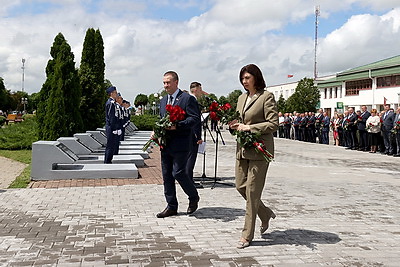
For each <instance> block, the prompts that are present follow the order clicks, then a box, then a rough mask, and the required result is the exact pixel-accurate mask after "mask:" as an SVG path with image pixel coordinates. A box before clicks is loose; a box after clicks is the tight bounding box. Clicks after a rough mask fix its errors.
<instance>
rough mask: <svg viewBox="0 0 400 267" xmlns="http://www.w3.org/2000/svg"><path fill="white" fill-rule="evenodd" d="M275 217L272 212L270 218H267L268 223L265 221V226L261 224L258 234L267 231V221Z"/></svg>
mask: <svg viewBox="0 0 400 267" xmlns="http://www.w3.org/2000/svg"><path fill="white" fill-rule="evenodd" d="M275 217H276V215H275V213H273V212H272V214H271V217H269V219H268V221H266V222H265V224H264V223H262V224H261V226H260V233H261V234H263V233H265V231H267V230H268V227H269V220H271V218H272V219H275Z"/></svg>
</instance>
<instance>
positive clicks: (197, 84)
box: [190, 82, 201, 89]
mask: <svg viewBox="0 0 400 267" xmlns="http://www.w3.org/2000/svg"><path fill="white" fill-rule="evenodd" d="M199 86H201V83H199V82H192V83H191V84H190V89H192V88H196V87H199Z"/></svg>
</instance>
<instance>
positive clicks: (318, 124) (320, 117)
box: [315, 108, 324, 144]
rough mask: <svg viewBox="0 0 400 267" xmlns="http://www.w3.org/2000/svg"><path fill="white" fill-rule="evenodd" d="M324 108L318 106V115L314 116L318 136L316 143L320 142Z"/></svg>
mask: <svg viewBox="0 0 400 267" xmlns="http://www.w3.org/2000/svg"><path fill="white" fill-rule="evenodd" d="M323 113H324V110H323V109H322V108H320V109H319V110H318V115H317V116H316V117H315V133H316V135H317V137H318V143H320V144H322V136H321V132H322V130H321V128H322V120H323V119H324V114H323Z"/></svg>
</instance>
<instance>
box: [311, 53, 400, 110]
mask: <svg viewBox="0 0 400 267" xmlns="http://www.w3.org/2000/svg"><path fill="white" fill-rule="evenodd" d="M316 83H317V86H318V88H319V90H320V92H321V100H320V103H321V104H320V106H321V108H323V109H324V110H325V111H327V112H328V113H329V114H331V113H332V112H335V111H337V112H339V113H342V112H343V111H344V110H345V109H347V108H349V107H353V108H354V109H355V110H359V109H360V108H361V106H362V105H366V106H367V107H368V110H371V109H372V108H376V109H377V110H378V111H381V110H383V106H384V105H385V104H390V106H391V107H392V108H394V109H397V107H398V106H399V102H400V55H399V56H395V57H391V58H388V59H384V60H380V61H377V62H373V63H370V64H367V65H364V66H360V67H357V68H353V69H349V70H346V71H343V72H340V73H337V74H336V77H333V78H331V79H328V80H323V81H319V80H317V81H316Z"/></svg>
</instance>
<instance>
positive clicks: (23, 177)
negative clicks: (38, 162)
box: [0, 150, 32, 188]
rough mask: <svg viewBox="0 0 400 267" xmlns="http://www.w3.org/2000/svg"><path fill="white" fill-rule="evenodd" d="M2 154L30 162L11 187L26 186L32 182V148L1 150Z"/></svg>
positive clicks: (0, 153) (0, 154) (26, 162)
mask: <svg viewBox="0 0 400 267" xmlns="http://www.w3.org/2000/svg"><path fill="white" fill-rule="evenodd" d="M0 156H3V157H5V158H9V159H13V160H16V161H19V162H22V163H25V164H29V165H28V166H27V167H26V168H25V169H24V170H23V171H22V173H21V174H20V175H19V176H18V177H17V178H16V179H15V180H14V182H12V183H11V185H10V186H9V188H26V187H27V186H28V185H29V183H30V182H31V159H32V150H0Z"/></svg>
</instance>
